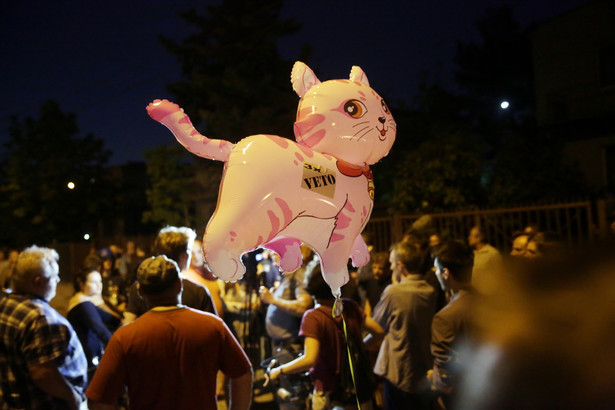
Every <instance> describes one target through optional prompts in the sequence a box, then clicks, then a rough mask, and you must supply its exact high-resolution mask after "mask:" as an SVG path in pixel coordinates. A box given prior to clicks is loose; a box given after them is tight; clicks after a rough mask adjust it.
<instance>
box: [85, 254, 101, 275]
mask: <svg viewBox="0 0 615 410" xmlns="http://www.w3.org/2000/svg"><path fill="white" fill-rule="evenodd" d="M102 265H103V261H102V258H101V257H100V256H99V255H98V254H96V253H91V254H89V255H88V256H86V257H85V260H84V261H83V269H84V270H86V271H87V270H97V271H99V272H100V271H101V270H102Z"/></svg>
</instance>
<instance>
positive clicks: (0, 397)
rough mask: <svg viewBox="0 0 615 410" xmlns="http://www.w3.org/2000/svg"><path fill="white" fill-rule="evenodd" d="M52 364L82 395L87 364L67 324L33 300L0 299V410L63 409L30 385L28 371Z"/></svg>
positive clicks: (27, 297) (13, 296) (41, 302)
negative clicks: (32, 367)
mask: <svg viewBox="0 0 615 410" xmlns="http://www.w3.org/2000/svg"><path fill="white" fill-rule="evenodd" d="M52 360H53V361H55V363H57V365H58V370H59V371H60V373H61V374H62V375H63V376H64V377H65V378H66V380H67V381H68V382H69V383H71V384H72V385H73V387H74V388H75V389H76V390H77V391H79V393H81V394H83V389H84V387H85V384H86V381H87V361H86V358H85V355H84V353H83V349H82V347H81V343H80V342H79V339H78V338H77V335H76V333H75V331H74V330H73V328H72V327H71V325H70V323H69V322H68V321H67V320H66V319H65V318H64V317H63V316H61V315H60V314H59V313H58V312H57V311H56V310H55V309H53V308H52V307H51V306H49V304H48V303H47V302H46V301H45V300H43V299H41V298H38V297H36V296H33V295H19V294H8V295H3V297H2V298H0V385H1V389H0V409H15V408H16V409H54V408H65V407H66V403H64V402H62V401H60V400H58V399H54V398H53V397H52V396H50V395H48V394H47V393H45V392H44V391H42V390H41V389H39V388H38V387H37V386H36V385H35V384H34V383H33V382H32V379H31V377H30V374H29V372H28V366H32V365H40V364H44V363H47V362H49V361H52Z"/></svg>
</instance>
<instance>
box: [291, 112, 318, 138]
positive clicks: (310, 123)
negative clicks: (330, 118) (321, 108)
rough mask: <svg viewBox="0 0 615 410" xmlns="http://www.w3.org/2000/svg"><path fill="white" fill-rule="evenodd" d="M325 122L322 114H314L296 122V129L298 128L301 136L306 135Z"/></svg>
mask: <svg viewBox="0 0 615 410" xmlns="http://www.w3.org/2000/svg"><path fill="white" fill-rule="evenodd" d="M324 120H325V116H324V115H322V114H312V115H308V116H307V117H305V118H302V119H301V120H299V121H297V122H295V127H298V128H299V130H300V132H301V135H305V134H307V133H309V132H310V131H312V130H313V129H314V127H316V126H317V125H318V124H320V123H322V122H323V121H324Z"/></svg>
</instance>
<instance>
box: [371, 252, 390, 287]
mask: <svg viewBox="0 0 615 410" xmlns="http://www.w3.org/2000/svg"><path fill="white" fill-rule="evenodd" d="M390 277H391V265H390V263H389V252H378V253H376V254H375V255H374V256H373V257H372V278H374V279H375V280H381V279H382V280H385V279H389V278H390Z"/></svg>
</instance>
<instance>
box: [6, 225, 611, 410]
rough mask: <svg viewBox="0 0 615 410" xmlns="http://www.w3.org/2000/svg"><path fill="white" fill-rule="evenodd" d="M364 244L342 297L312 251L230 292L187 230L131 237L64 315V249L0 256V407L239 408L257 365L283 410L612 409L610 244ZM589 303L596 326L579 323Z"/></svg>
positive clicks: (537, 237) (472, 237)
mask: <svg viewBox="0 0 615 410" xmlns="http://www.w3.org/2000/svg"><path fill="white" fill-rule="evenodd" d="M364 239H365V240H366V243H367V244H368V247H369V249H370V253H371V259H370V263H369V264H368V265H366V266H364V267H360V268H358V269H357V268H354V267H352V266H351V265H349V269H350V281H349V283H348V284H347V285H345V286H344V287H343V288H342V298H341V300H336V299H335V298H334V297H333V295H332V293H331V290H330V288H329V286H328V285H327V283H326V282H325V280H324V278H323V276H322V273H321V270H320V263H319V258H318V255H316V254H314V253H313V251H312V250H311V249H310V248H309V247H307V246H305V245H303V246H302V254H303V264H302V266H301V267H300V268H299V269H298V270H296V271H295V272H285V273H282V272H280V269H279V265H278V258H277V255H276V254H275V253H273V252H270V251H267V250H264V251H263V250H257V251H255V252H252V253H250V254H249V255H245V257H244V263H245V264H246V266H247V268H248V269H247V274H246V276H245V277H244V278H243V279H242V280H239V281H237V282H234V283H225V282H223V281H221V280H219V279H217V278H216V277H215V275H214V273H212V272H211V271H210V270H209V269H208V266H207V263H206V261H205V258H204V255H203V251H202V243H201V242H200V241H199V240H198V239H196V233H195V232H194V230H192V229H191V228H187V227H166V228H163V229H161V230H160V232H159V234H158V235H157V237H156V238H155V240H154V242H153V244H152V246H151V250H148V251H146V250H144V249H142V248H140V247H138V246H135V243H134V242H131V241H128V242H126V244H124V245H125V246H124V247H123V249H122V248H121V247H120V246H117V245H112V246H109V247H108V248H104V249H101V250H98V251H94V252H92V253H91V254H90V255H88V256H87V257H86V258H85V260H84V261H83V268H82V269H81V270H79V271H78V272H74V273H73V275H72V276H73V279H74V294H73V295H72V297H71V298H70V299H69V301H68V305H67V306H66V314H65V315H64V316H63V315H61V314H59V313H58V312H57V311H56V310H54V309H53V308H52V307H51V306H50V305H49V301H50V300H51V299H52V298H53V297H54V295H55V290H56V286H57V284H58V282H59V268H58V254H57V253H56V252H55V251H54V250H52V249H49V248H43V247H37V246H31V247H29V248H26V249H24V250H22V251H21V252H18V251H15V252H14V253H15V254H13V252H11V255H10V257H8V258H4V260H3V261H0V273H2V275H1V277H2V284H1V285H2V296H0V335H1V336H0V385H1V390H0V403H2V404H1V405H0V408H10V409H13V408H16V409H17V408H70V409H78V408H82V409H83V408H92V409H107V408H130V409H140V408H143V409H156V408H159V409H171V408H173V409H191V408H231V409H247V408H249V407H250V405H251V402H252V396H253V391H256V389H257V387H256V386H257V385H258V389H259V390H260V389H261V388H263V385H262V383H257V380H255V378H254V373H255V371H256V370H258V367H261V365H262V367H267V370H266V376H265V379H266V380H267V383H269V386H270V388H271V386H276V387H275V388H273V392H274V396H275V400H276V407H278V408H281V409H307V408H311V409H314V410H317V409H332V408H358V407H360V408H361V409H366V410H370V409H377V408H383V409H430V410H431V409H457V408H460V409H479V410H480V409H491V408H610V407H611V406H612V405H613V404H615V394H614V393H611V392H610V390H611V389H610V388H608V386H610V384H611V383H612V380H613V379H612V377H613V376H615V371H614V370H613V369H612V368H611V367H612V366H610V367H609V366H606V365H604V361H603V360H597V359H596V358H593V357H591V352H598V353H597V354H598V355H601V357H602V358H603V359H607V363H609V362H608V359H612V358H613V354H612V353H610V349H608V347H607V346H606V345H605V342H604V340H606V341H607V342H608V340H610V336H613V333H615V330H614V328H613V323H615V308H613V307H612V306H611V305H612V304H609V303H608V302H609V301H610V300H612V293H613V292H615V286H612V285H615V284H614V283H613V281H614V280H615V279H614V278H613V276H614V275H611V274H609V273H610V272H612V270H613V264H612V262H613V258H612V257H611V254H610V251H609V250H610V248H609V247H604V248H603V247H599V246H596V247H595V248H594V249H593V250H592V251H591V252H590V251H588V250H585V249H584V250H583V253H581V255H582V256H581V257H578V256H579V255H578V254H579V252H574V251H573V250H572V249H571V248H570V246H569V245H568V244H567V243H565V242H564V241H562V240H561V239H560V238H559V237H558V236H557V235H555V234H553V233H549V232H539V231H537V229H536V227H527V228H525V229H524V230H522V231H520V232H518V233H516V234H515V235H514V237H513V238H511V242H510V252H506V254H504V253H503V252H502V250H498V249H496V248H495V247H493V246H491V245H490V244H489V243H488V241H487V238H486V235H485V233H484V231H483V227H481V226H475V227H472V229H471V230H470V231H469V233H468V237H467V238H448V237H446V235H445V234H444V233H442V232H437V231H436V230H434V229H432V228H430V227H425V226H421V227H414V228H411V229H410V230H409V231H408V232H406V234H405V236H404V238H403V239H402V240H401V241H400V242H397V243H394V244H392V246H391V247H390V249H389V250H388V251H385V252H375V251H374V249H373V247H372V246H371V243H370V242H371V241H370V237H369V235H368V234H367V233H365V234H364ZM588 258H589V259H590V260H588ZM580 260H582V261H584V262H585V263H583V264H581V263H579V261H580ZM581 273H582V275H581ZM580 277H583V279H584V280H585V281H586V283H585V282H584V283H579V278H580ZM575 279H577V281H575ZM594 299H595V300H594ZM589 302H593V303H595V305H596V307H597V308H598V307H599V308H601V311H600V313H599V314H597V315H596V316H598V317H599V318H600V320H601V321H598V320H597V319H595V320H590V323H586V320H587V319H588V316H589V312H590V310H589V307H588V306H587V304H588V303H589ZM338 304H341V305H342V309H339V306H338ZM340 310H341V312H342V313H341V314H339V315H338V314H336V312H339V311H340ZM570 337H576V338H578V340H576V341H575V342H574V343H577V344H576V346H577V347H578V348H579V349H578V350H580V351H577V350H575V349H574V345H573V346H569V345H568V344H570V343H572V341H571V340H570V339H569V338H570ZM562 338H563V339H562ZM566 338H568V339H566ZM562 342H565V343H563V347H562ZM601 349H603V350H601ZM263 363H266V365H263ZM610 363H611V364H612V363H615V361H611V362H610ZM567 367H569V368H570V369H574V371H576V372H577V376H578V377H579V378H580V380H577V379H575V377H574V376H571V375H570V371H569V369H567ZM545 377H550V378H549V379H545ZM585 377H587V378H588V379H590V378H591V379H590V380H585V379H583V378H585ZM267 383H265V384H267ZM568 383H570V384H572V385H571V386H568V385H567V384H568ZM306 385H307V386H308V391H307V392H306V391H305V389H304V390H303V391H299V387H298V386H304V387H305V386H306ZM566 387H568V388H566ZM584 389H587V390H584ZM587 391H591V392H592V394H593V396H592V398H589V397H587V395H586V392H587ZM590 404H591V405H590ZM588 405H590V406H589V407H587V406H588Z"/></svg>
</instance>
